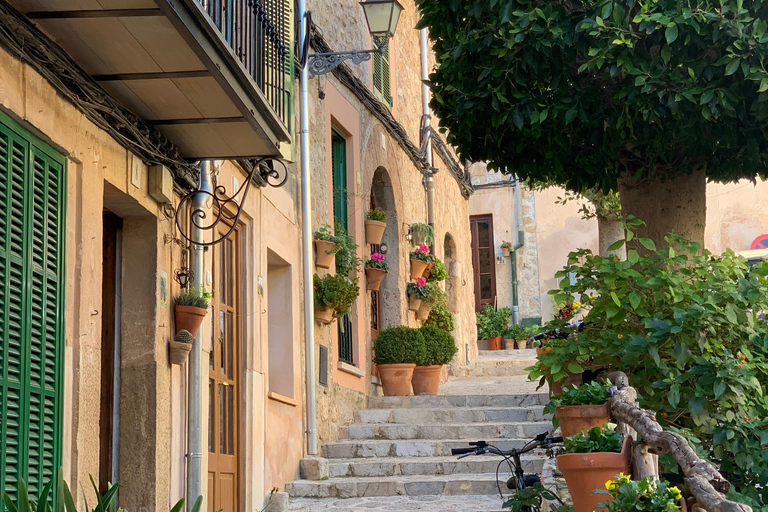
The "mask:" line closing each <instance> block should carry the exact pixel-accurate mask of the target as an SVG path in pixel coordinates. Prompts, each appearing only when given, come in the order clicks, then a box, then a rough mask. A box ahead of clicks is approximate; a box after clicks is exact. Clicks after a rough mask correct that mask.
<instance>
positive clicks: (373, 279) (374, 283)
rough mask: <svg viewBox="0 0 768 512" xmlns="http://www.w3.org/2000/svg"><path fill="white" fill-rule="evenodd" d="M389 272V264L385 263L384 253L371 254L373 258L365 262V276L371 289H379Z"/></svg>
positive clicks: (374, 290) (375, 290)
mask: <svg viewBox="0 0 768 512" xmlns="http://www.w3.org/2000/svg"><path fill="white" fill-rule="evenodd" d="M387 272H389V266H388V265H387V264H386V263H384V255H383V254H381V253H378V252H375V253H373V254H371V258H370V259H369V260H368V261H366V262H365V277H366V281H367V284H366V286H367V287H368V289H369V290H371V291H373V292H377V291H379V287H381V280H382V279H384V276H386V275H387Z"/></svg>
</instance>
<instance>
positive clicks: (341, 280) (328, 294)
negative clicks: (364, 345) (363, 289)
mask: <svg viewBox="0 0 768 512" xmlns="http://www.w3.org/2000/svg"><path fill="white" fill-rule="evenodd" d="M314 290H315V320H316V321H317V322H319V323H321V324H330V323H331V322H332V321H333V320H334V318H338V317H341V316H344V315H346V314H348V313H349V311H350V309H351V308H352V304H353V303H354V302H355V300H356V299H357V296H358V295H359V294H360V287H359V286H358V282H357V279H352V278H350V277H349V276H347V275H344V274H340V273H337V274H327V275H325V276H324V277H320V276H318V275H317V274H315V278H314Z"/></svg>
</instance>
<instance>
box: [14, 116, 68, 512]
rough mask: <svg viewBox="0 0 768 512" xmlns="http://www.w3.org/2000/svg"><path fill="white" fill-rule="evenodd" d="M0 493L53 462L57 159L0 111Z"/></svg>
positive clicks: (59, 216) (58, 348)
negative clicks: (0, 113)
mask: <svg viewBox="0 0 768 512" xmlns="http://www.w3.org/2000/svg"><path fill="white" fill-rule="evenodd" d="M0 170H2V172H0V176H2V177H0V493H1V492H8V493H9V494H10V495H11V496H12V499H14V500H15V494H16V487H17V482H18V480H19V479H24V480H25V481H26V482H27V484H28V488H29V492H30V494H31V495H34V496H36V495H37V494H38V493H39V492H40V490H41V489H42V486H43V485H45V484H46V483H47V482H48V481H49V480H51V479H53V478H54V477H55V475H56V471H57V468H58V466H59V465H60V464H61V390H62V370H63V349H64V346H63V344H64V331H63V318H64V300H63V299H64V274H65V272H64V264H63V257H64V231H63V230H64V227H65V226H64V200H65V196H64V194H65V193H66V187H65V161H64V158H63V157H62V156H61V155H58V154H56V153H55V152H53V151H52V150H51V149H50V148H48V147H47V146H45V145H43V144H42V143H41V142H40V141H38V140H36V139H34V138H33V137H32V136H31V135H30V134H28V133H27V132H26V131H25V130H23V128H21V127H20V126H18V125H17V124H16V123H14V122H13V121H12V120H10V119H8V118H7V117H5V116H2V115H0Z"/></svg>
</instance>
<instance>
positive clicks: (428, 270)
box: [421, 263, 435, 279]
mask: <svg viewBox="0 0 768 512" xmlns="http://www.w3.org/2000/svg"><path fill="white" fill-rule="evenodd" d="M433 268H435V264H434V263H429V264H427V268H425V269H424V272H423V273H422V274H421V277H423V278H424V279H427V278H428V277H429V274H431V273H432V269H433Z"/></svg>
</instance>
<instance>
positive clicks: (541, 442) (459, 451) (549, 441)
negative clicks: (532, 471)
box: [451, 432, 563, 458]
mask: <svg viewBox="0 0 768 512" xmlns="http://www.w3.org/2000/svg"><path fill="white" fill-rule="evenodd" d="M562 442H563V438H562V437H561V436H557V437H549V433H548V432H544V433H542V434H539V435H537V436H536V437H535V438H534V439H533V441H530V442H528V443H527V444H526V445H524V446H523V447H522V448H520V449H515V448H513V449H511V450H499V449H498V448H496V447H494V446H490V445H488V444H487V443H486V442H485V441H475V442H473V443H469V444H470V445H473V446H470V447H468V448H452V449H451V455H460V457H459V458H463V457H466V456H468V455H471V454H475V455H482V454H484V453H493V454H496V455H501V456H502V457H508V456H511V455H522V454H524V453H528V452H530V451H531V450H535V449H536V448H540V447H549V446H551V445H553V444H558V443H562Z"/></svg>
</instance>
